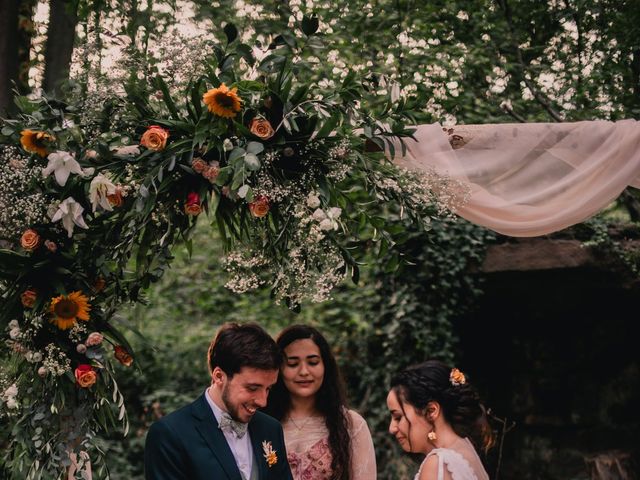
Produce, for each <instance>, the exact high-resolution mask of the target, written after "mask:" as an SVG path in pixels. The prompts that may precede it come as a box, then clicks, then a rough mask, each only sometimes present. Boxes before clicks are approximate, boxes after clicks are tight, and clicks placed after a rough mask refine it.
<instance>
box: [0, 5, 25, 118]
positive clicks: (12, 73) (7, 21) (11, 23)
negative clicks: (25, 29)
mask: <svg viewBox="0 0 640 480" xmlns="http://www.w3.org/2000/svg"><path fill="white" fill-rule="evenodd" d="M19 5H20V1H19V0H0V115H6V113H7V112H8V111H9V110H11V107H10V106H11V105H12V104H13V102H12V101H11V99H12V98H13V94H12V92H11V89H12V88H13V85H12V82H15V81H16V80H17V78H18V65H19V64H18V10H19Z"/></svg>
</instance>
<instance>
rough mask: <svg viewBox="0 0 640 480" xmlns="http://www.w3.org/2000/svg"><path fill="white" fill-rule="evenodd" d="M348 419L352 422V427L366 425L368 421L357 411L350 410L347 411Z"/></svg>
mask: <svg viewBox="0 0 640 480" xmlns="http://www.w3.org/2000/svg"><path fill="white" fill-rule="evenodd" d="M346 413H347V418H349V420H350V421H351V425H353V426H354V427H357V426H362V425H366V424H367V421H366V420H365V419H364V417H363V416H362V415H360V414H359V413H358V412H356V411H355V410H351V409H350V408H347V409H346Z"/></svg>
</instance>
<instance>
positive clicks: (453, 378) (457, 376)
mask: <svg viewBox="0 0 640 480" xmlns="http://www.w3.org/2000/svg"><path fill="white" fill-rule="evenodd" d="M449 381H450V382H451V385H453V386H454V387H457V386H458V385H464V384H465V383H467V379H466V378H465V376H464V373H462V372H461V371H460V370H458V369H457V368H452V369H451V373H450V374H449Z"/></svg>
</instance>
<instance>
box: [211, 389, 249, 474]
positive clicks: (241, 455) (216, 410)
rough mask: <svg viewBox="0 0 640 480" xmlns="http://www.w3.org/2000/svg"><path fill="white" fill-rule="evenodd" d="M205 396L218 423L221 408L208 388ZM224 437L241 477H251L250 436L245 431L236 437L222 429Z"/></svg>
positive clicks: (220, 416)
mask: <svg viewBox="0 0 640 480" xmlns="http://www.w3.org/2000/svg"><path fill="white" fill-rule="evenodd" d="M205 398H206V399H207V402H208V403H209V406H210V407H211V410H212V411H213V414H214V415H215V417H216V420H217V422H218V423H220V418H222V414H223V412H224V411H223V410H222V409H221V408H220V407H219V406H218V405H216V403H215V402H214V401H213V399H212V398H211V396H210V395H209V389H207V390H206V392H205ZM222 433H223V434H224V438H226V439H227V444H228V445H229V448H230V449H231V453H233V457H234V458H235V459H236V465H238V469H239V470H240V472H241V473H242V476H243V478H245V479H249V478H251V466H252V465H253V447H252V446H251V437H250V436H249V432H248V431H247V433H246V435H244V436H243V437H242V438H238V437H237V436H236V434H235V433H233V432H226V431H224V430H223V431H222Z"/></svg>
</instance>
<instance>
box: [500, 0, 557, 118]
mask: <svg viewBox="0 0 640 480" xmlns="http://www.w3.org/2000/svg"><path fill="white" fill-rule="evenodd" d="M499 3H500V7H501V8H502V10H503V11H504V16H505V20H506V21H507V25H508V27H509V34H510V35H509V36H510V37H511V44H512V46H513V48H514V49H515V52H516V57H517V60H518V65H519V66H520V68H521V69H522V80H523V81H524V83H525V85H526V86H527V88H528V89H529V90H530V91H531V93H532V94H533V97H534V98H535V99H536V100H537V101H538V103H539V104H540V105H542V107H543V108H544V109H545V110H546V111H547V112H548V113H549V115H551V117H552V118H553V119H554V120H555V121H556V122H562V121H563V118H562V116H561V115H560V114H559V113H558V112H557V111H556V110H555V109H554V108H553V106H552V105H551V103H550V102H549V100H548V99H546V98H545V97H544V95H542V93H541V92H540V91H539V90H538V88H537V87H536V86H535V85H534V83H533V82H532V81H531V80H530V79H529V78H527V73H528V70H527V69H528V66H527V65H526V64H525V61H524V58H523V56H522V50H521V49H520V45H518V42H517V41H516V36H515V28H514V26H513V16H512V14H511V9H510V7H509V5H508V4H507V0H500V1H499Z"/></svg>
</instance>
